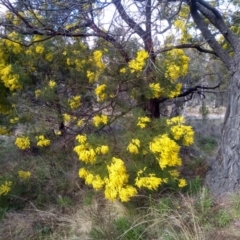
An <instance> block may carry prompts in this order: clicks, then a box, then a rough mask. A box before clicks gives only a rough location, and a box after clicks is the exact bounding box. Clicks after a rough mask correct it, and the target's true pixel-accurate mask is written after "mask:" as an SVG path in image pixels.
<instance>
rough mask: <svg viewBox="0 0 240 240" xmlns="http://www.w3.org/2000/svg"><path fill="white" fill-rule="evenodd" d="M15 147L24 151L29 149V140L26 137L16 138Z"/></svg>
mask: <svg viewBox="0 0 240 240" xmlns="http://www.w3.org/2000/svg"><path fill="white" fill-rule="evenodd" d="M15 145H16V146H17V147H18V148H20V149H22V150H26V149H29V148H30V140H29V138H28V137H17V138H16V140H15Z"/></svg>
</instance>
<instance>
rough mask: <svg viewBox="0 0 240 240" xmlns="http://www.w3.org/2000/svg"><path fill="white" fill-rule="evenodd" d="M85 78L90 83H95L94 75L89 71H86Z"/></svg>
mask: <svg viewBox="0 0 240 240" xmlns="http://www.w3.org/2000/svg"><path fill="white" fill-rule="evenodd" d="M87 78H88V81H89V82H90V83H92V82H94V81H95V73H94V72H91V71H87Z"/></svg>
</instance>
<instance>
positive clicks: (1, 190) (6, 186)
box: [0, 181, 12, 196]
mask: <svg viewBox="0 0 240 240" xmlns="http://www.w3.org/2000/svg"><path fill="white" fill-rule="evenodd" d="M11 186H12V182H11V181H5V182H4V183H3V184H1V185H0V196H1V195H6V194H8V193H9V192H10V191H11Z"/></svg>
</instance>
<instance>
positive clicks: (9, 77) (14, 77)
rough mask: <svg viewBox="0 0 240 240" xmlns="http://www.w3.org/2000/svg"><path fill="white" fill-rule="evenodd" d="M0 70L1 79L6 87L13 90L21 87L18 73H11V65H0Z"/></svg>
mask: <svg viewBox="0 0 240 240" xmlns="http://www.w3.org/2000/svg"><path fill="white" fill-rule="evenodd" d="M1 67H2V70H1V71H0V77H1V80H2V81H3V83H4V86H5V87H6V88H9V90H10V91H15V90H18V89H22V85H21V84H20V82H19V75H18V74H12V65H11V64H9V65H7V66H1Z"/></svg>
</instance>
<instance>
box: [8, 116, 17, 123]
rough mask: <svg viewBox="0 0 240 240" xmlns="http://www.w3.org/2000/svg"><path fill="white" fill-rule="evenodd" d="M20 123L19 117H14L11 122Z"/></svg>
mask: <svg viewBox="0 0 240 240" xmlns="http://www.w3.org/2000/svg"><path fill="white" fill-rule="evenodd" d="M18 121H19V117H14V118H11V119H10V120H9V122H10V123H12V124H15V123H17V122H18Z"/></svg>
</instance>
